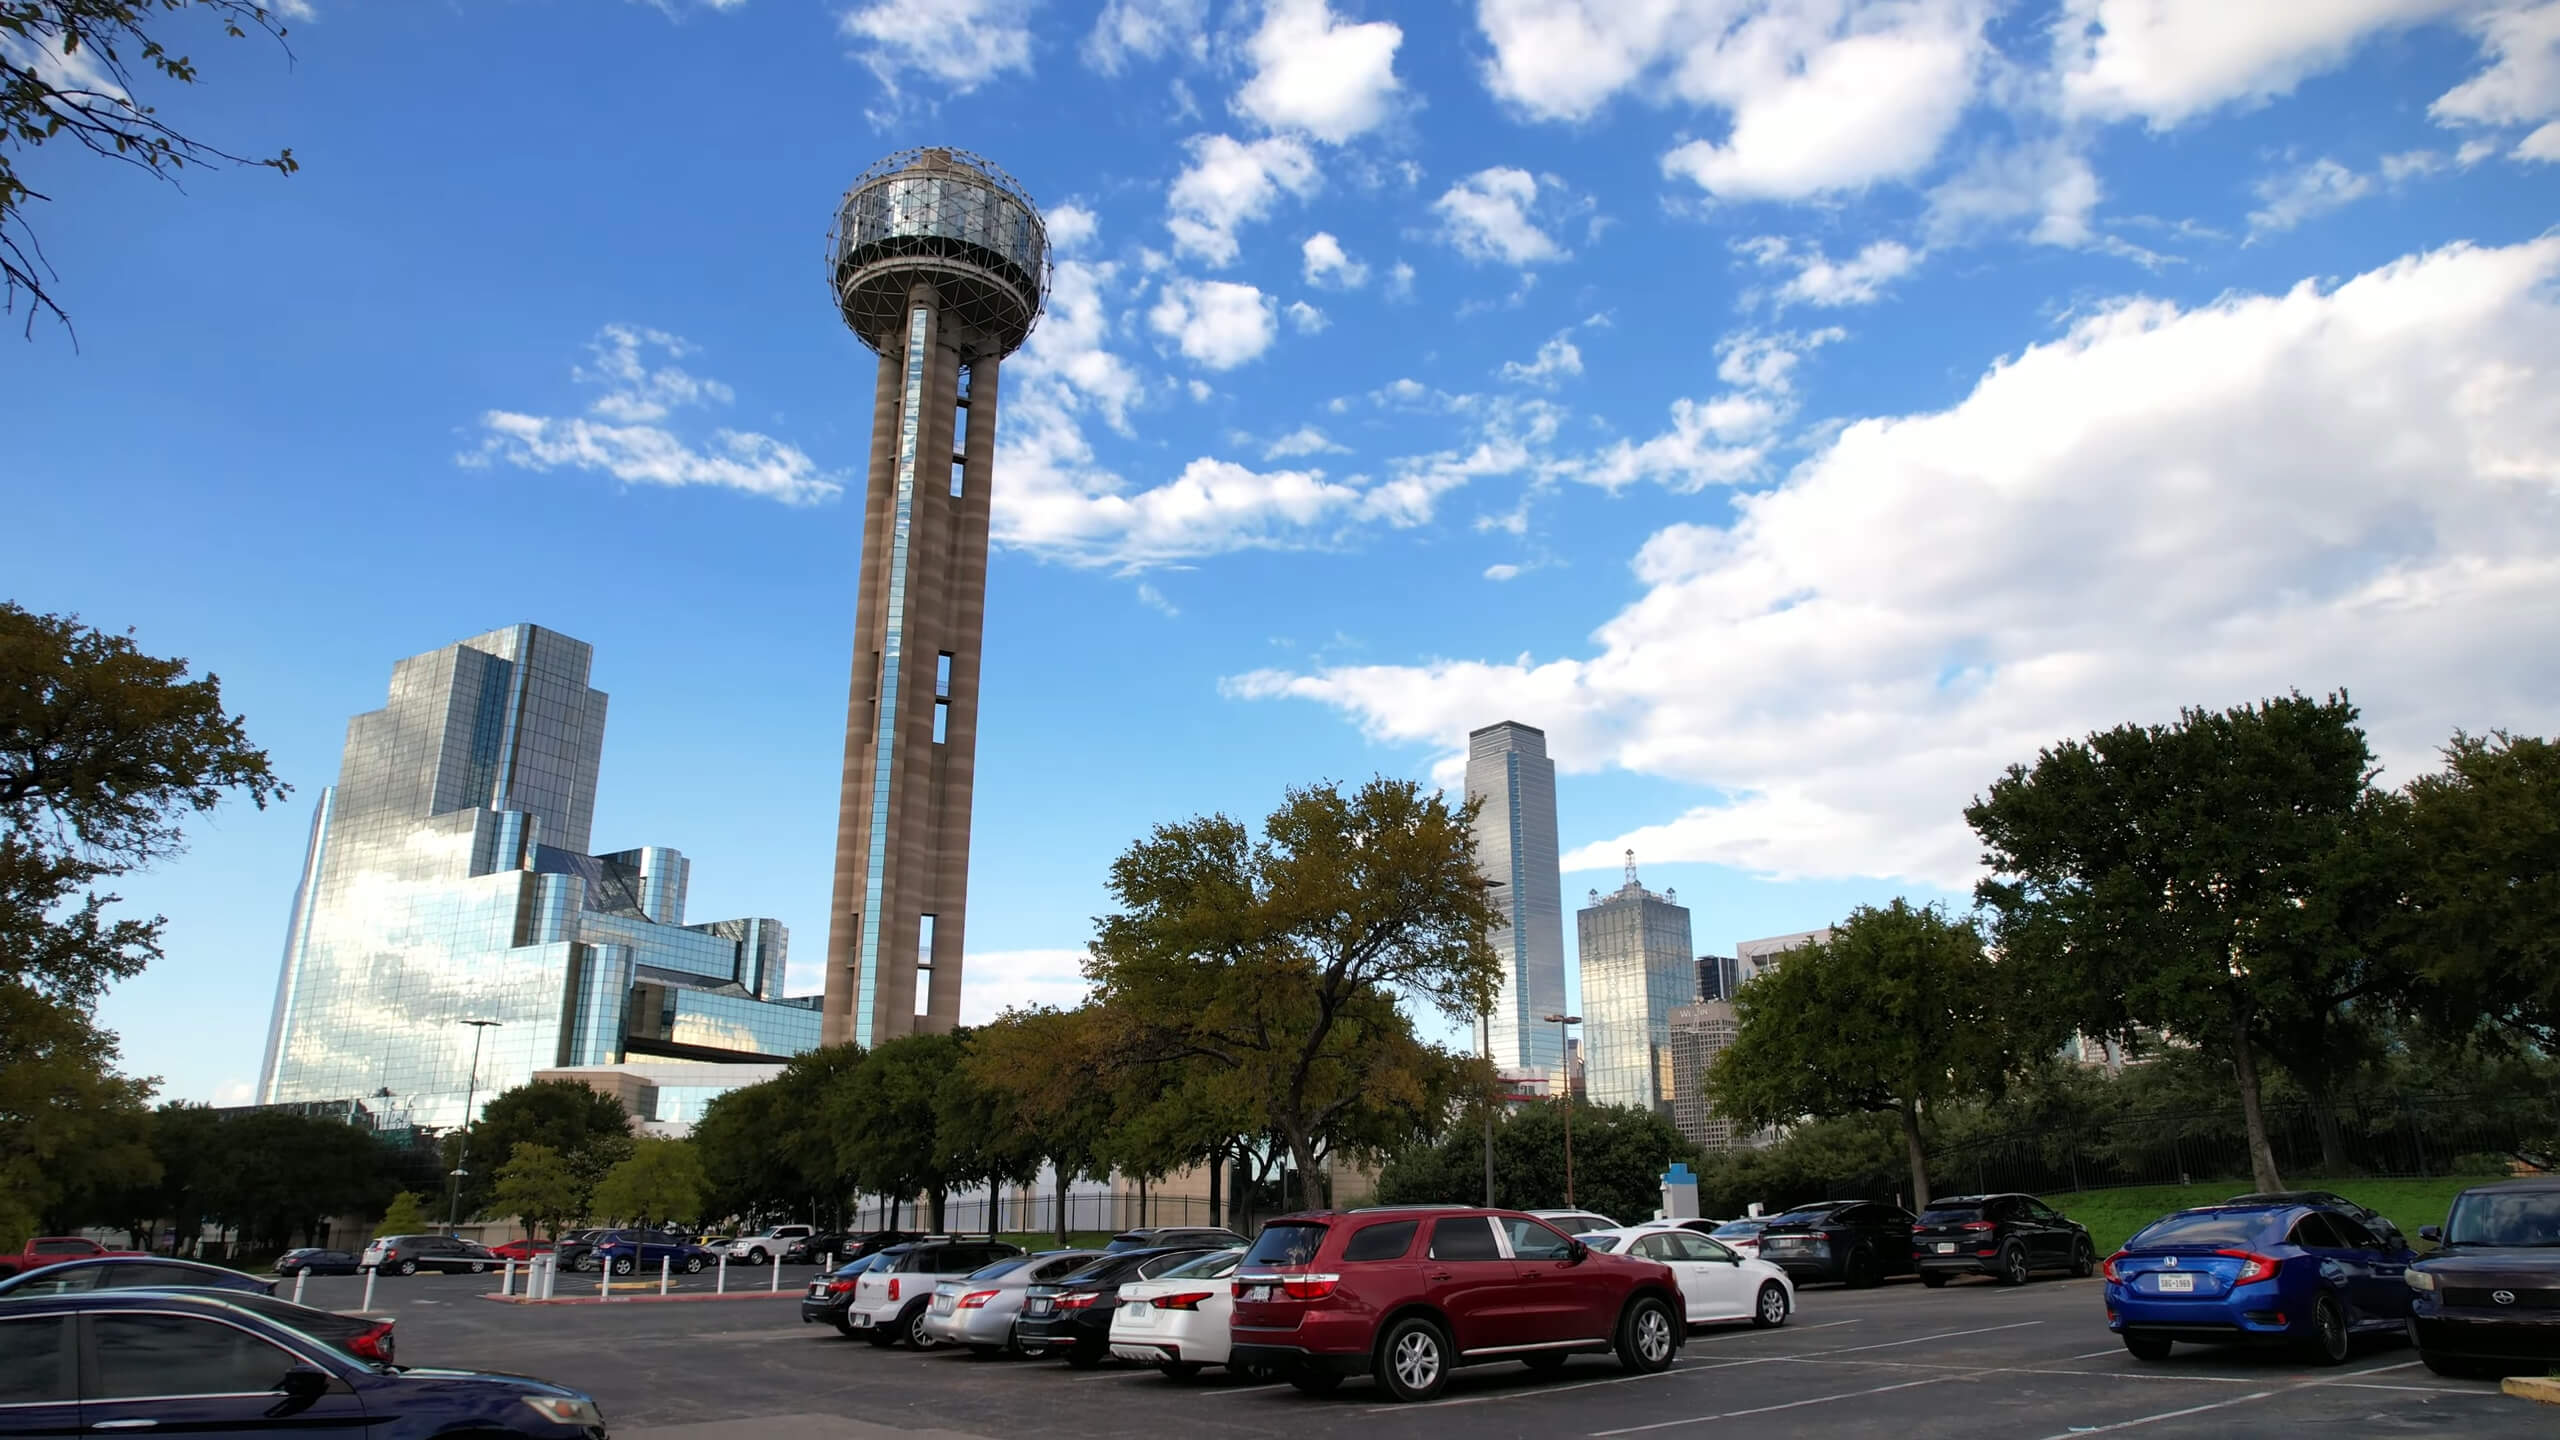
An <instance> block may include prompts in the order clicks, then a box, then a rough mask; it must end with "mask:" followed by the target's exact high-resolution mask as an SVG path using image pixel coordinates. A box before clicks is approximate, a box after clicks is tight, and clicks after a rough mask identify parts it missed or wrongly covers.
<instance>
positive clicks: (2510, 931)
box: [2401, 731, 2560, 1054]
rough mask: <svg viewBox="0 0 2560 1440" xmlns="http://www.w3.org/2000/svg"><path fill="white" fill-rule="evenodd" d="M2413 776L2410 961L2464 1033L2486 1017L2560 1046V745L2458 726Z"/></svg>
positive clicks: (2499, 1028)
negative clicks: (2436, 762) (2434, 764)
mask: <svg viewBox="0 0 2560 1440" xmlns="http://www.w3.org/2000/svg"><path fill="white" fill-rule="evenodd" d="M2444 762H2445V763H2444V769H2443V770H2442V771H2441V772H2439V773H2437V774H2433V775H2422V776H2419V777H2418V778H2417V779H2415V780H2412V781H2411V782H2409V785H2408V787H2407V790H2406V796H2407V800H2408V805H2409V821H2408V823H2409V848H2408V856H2409V861H2410V871H2409V891H2410V913H2409V916H2408V923H2407V928H2406V930H2405V931H2404V933H2403V935H2402V940H2401V944H2402V950H2403V954H2404V956H2405V957H2406V963H2407V964H2408V965H2409V967H2410V968H2411V969H2412V970H2413V971H2415V972H2416V973H2417V975H2418V976H2419V977H2420V981H2421V987H2422V988H2421V992H2420V995H2421V1008H2422V1009H2423V1010H2424V1011H2425V1012H2426V1013H2427V1015H2428V1017H2429V1018H2430V1019H2432V1020H2434V1021H2435V1022H2436V1024H2437V1026H2438V1028H2439V1029H2440V1030H2441V1031H2443V1032H2445V1033H2447V1034H2449V1035H2451V1036H2454V1037H2457V1038H2460V1037H2464V1036H2467V1035H2469V1034H2470V1033H2471V1032H2472V1031H2473V1030H2474V1029H2475V1028H2476V1027H2478V1026H2479V1025H2481V1024H2483V1023H2485V1024H2487V1025H2488V1026H2489V1027H2490V1028H2491V1029H2492V1030H2493V1031H2495V1032H2496V1033H2499V1034H2501V1035H2503V1036H2504V1037H2506V1038H2507V1039H2509V1040H2511V1041H2517V1042H2521V1043H2522V1044H2523V1045H2525V1046H2527V1047H2530V1048H2531V1049H2532V1050H2535V1051H2538V1052H2540V1053H2543V1054H2551V1053H2554V1052H2555V1051H2560V745H2555V744H2554V743H2553V742H2551V741H2549V740H2538V739H2534V738H2531V737H2527V736H2515V735H2509V734H2507V733H2506V732H2505V731H2498V732H2495V733H2493V734H2491V735H2490V736H2488V737H2486V738H2483V737H2480V736H2474V735H2464V734H2459V733H2457V734H2456V735H2455V736H2454V737H2453V740H2452V741H2451V743H2449V744H2447V745H2446V746H2445V748H2444Z"/></svg>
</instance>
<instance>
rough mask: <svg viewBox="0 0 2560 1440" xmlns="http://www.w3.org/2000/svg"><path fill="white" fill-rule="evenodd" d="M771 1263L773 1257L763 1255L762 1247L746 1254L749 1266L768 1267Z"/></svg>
mask: <svg viewBox="0 0 2560 1440" xmlns="http://www.w3.org/2000/svg"><path fill="white" fill-rule="evenodd" d="M772 1262H773V1257H772V1256H770V1255H767V1254H766V1253H764V1247H763V1246H761V1245H759V1246H757V1247H756V1248H754V1249H753V1250H750V1251H748V1252H747V1263H748V1264H750V1265H768V1264H771V1263H772Z"/></svg>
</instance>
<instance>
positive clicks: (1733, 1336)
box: [1689, 1320, 1866, 1340]
mask: <svg viewBox="0 0 2560 1440" xmlns="http://www.w3.org/2000/svg"><path fill="white" fill-rule="evenodd" d="M1865 1323H1866V1322H1865V1321H1864V1320H1825V1321H1823V1322H1822V1323H1821V1324H1819V1325H1786V1326H1781V1327H1779V1328H1778V1329H1775V1330H1760V1329H1752V1330H1710V1331H1708V1332H1706V1333H1705V1334H1700V1333H1699V1332H1697V1331H1695V1330H1692V1331H1690V1332H1689V1338H1690V1339H1692V1340H1757V1339H1765V1338H1768V1337H1770V1336H1773V1335H1801V1334H1803V1333H1804V1332H1805V1331H1807V1330H1836V1329H1838V1328H1840V1327H1841V1326H1843V1325H1863V1324H1865Z"/></svg>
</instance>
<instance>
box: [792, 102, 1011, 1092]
mask: <svg viewBox="0 0 2560 1440" xmlns="http://www.w3.org/2000/svg"><path fill="white" fill-rule="evenodd" d="M827 285H828V288H829V289H830V290H832V291H833V292H834V294H835V302H836V308H837V309H838V310H840V311H841V312H842V313H843V315H844V323H845V324H847V325H849V326H851V327H853V333H854V334H855V335H856V336H858V337H860V338H861V340H862V343H863V344H865V345H868V346H870V347H871V348H872V349H873V350H876V351H878V352H879V354H880V374H879V379H878V380H877V382H876V383H875V384H874V386H873V389H872V399H871V473H870V478H869V482H868V483H867V484H866V485H865V487H864V493H863V506H862V588H861V601H860V606H859V610H858V615H859V623H858V625H857V628H856V631H855V639H854V647H853V683H852V686H851V693H850V694H849V695H848V697H847V699H846V702H845V725H844V795H843V802H842V808H841V810H840V811H839V813H838V816H837V820H836V876H835V899H834V902H833V903H832V904H831V905H830V906H829V908H828V912H827V994H826V1002H825V1003H826V1009H825V1015H826V1026H825V1039H826V1041H827V1043H829V1044H836V1043H840V1042H843V1041H847V1040H850V1041H855V1042H857V1043H859V1044H862V1045H866V1046H867V1045H874V1044H877V1043H879V1042H880V1041H882V1040H887V1039H893V1038H895V1037H897V1036H900V1035H907V1034H912V1033H914V1032H917V1031H938V1030H948V1029H950V1028H951V1027H952V1026H953V1025H955V1024H957V1023H958V1022H959V1019H960V947H961V942H962V938H963V936H964V934H965V933H966V930H965V925H966V914H967V909H968V899H969V790H970V781H971V775H972V771H973V770H974V768H975V760H976V755H977V743H978V655H979V639H980V637H981V635H982V634H983V633H984V631H985V628H986V611H987V525H988V507H987V501H988V497H989V493H990V492H991V491H992V489H993V488H994V486H993V480H994V464H995V453H996V371H997V368H998V366H999V365H1000V364H1001V363H1002V361H1003V360H1004V357H1005V356H1007V355H1010V354H1012V353H1013V352H1014V351H1015V350H1017V349H1020V348H1021V346H1022V342H1023V340H1024V339H1025V338H1027V337H1028V336H1029V335H1030V333H1031V327H1032V325H1033V324H1034V323H1035V322H1036V321H1037V320H1038V319H1039V318H1040V306H1041V302H1042V301H1043V300H1045V299H1046V298H1047V295H1048V289H1049V237H1048V231H1047V230H1046V229H1045V228H1044V227H1043V226H1042V224H1041V222H1040V212H1039V211H1038V210H1037V209H1036V208H1034V207H1033V205H1032V203H1031V197H1030V196H1029V195H1027V194H1025V193H1023V189H1022V187H1021V186H1020V185H1019V184H1016V183H1015V182H1014V179H1013V177H1012V176H1010V175H1007V174H1005V173H1004V172H1003V171H1002V170H999V169H997V168H996V167H995V166H994V165H992V164H989V163H988V162H987V161H986V160H984V159H982V158H980V157H978V156H976V155H972V154H970V153H969V152H967V151H965V150H942V149H925V150H907V151H902V152H900V153H898V154H895V155H892V156H890V157H889V158H887V159H886V160H882V161H880V162H879V163H878V164H876V165H873V166H872V167H871V168H870V169H868V170H866V171H864V172H863V173H862V176H861V178H860V179H857V180H856V181H854V184H853V188H852V189H851V190H849V191H847V192H845V197H844V203H843V205H842V206H841V207H839V208H838V210H837V211H836V224H835V233H834V234H833V235H832V236H830V237H829V240H828V245H827Z"/></svg>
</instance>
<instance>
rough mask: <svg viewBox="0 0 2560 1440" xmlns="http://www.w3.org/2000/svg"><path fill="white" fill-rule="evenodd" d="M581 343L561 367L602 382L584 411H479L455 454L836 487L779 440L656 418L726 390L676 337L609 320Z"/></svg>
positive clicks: (770, 485)
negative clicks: (697, 438) (698, 371)
mask: <svg viewBox="0 0 2560 1440" xmlns="http://www.w3.org/2000/svg"><path fill="white" fill-rule="evenodd" d="M588 351H589V353H590V354H591V355H592V356H593V359H592V360H591V362H590V363H589V364H586V365H582V366H579V367H576V368H575V369H573V370H572V371H571V372H570V374H571V377H572V378H574V379H576V380H577V381H578V382H580V383H581V384H587V385H594V386H599V387H601V388H602V390H603V393H602V394H600V395H598V396H597V397H596V398H595V400H594V401H593V402H591V403H590V404H589V405H588V406H587V413H586V414H584V415H577V416H568V417H558V416H544V415H527V414H523V413H521V412H518V411H512V410H490V411H486V412H484V413H483V414H482V415H481V417H480V428H481V430H482V432H483V433H482V437H481V443H480V448H479V449H477V450H474V451H470V452H467V453H465V454H464V455H462V456H460V457H459V459H460V460H461V462H462V463H463V464H465V465H468V466H472V467H474V468H478V467H482V466H486V465H489V464H492V463H497V462H503V463H505V464H509V465H513V466H516V467H517V468H519V469H524V470H535V471H548V470H557V469H564V468H565V469H571V470H591V471H595V472H597V473H600V474H605V475H611V476H612V477H614V478H615V479H617V480H620V481H622V482H623V483H624V484H626V485H664V486H687V485H710V486H716V487H721V488H725V489H731V490H743V491H745V492H747V493H748V494H750V495H761V496H764V497H766V498H768V499H773V500H780V501H782V502H783V503H784V504H786V505H814V504H818V503H820V502H822V501H827V500H833V499H835V498H836V497H837V496H838V495H840V494H842V493H843V492H844V482H843V480H842V478H841V477H840V476H839V475H838V474H837V473H836V472H833V471H828V470H822V469H820V468H819V466H818V463H817V462H816V461H814V460H812V459H810V458H809V456H808V454H807V452H805V451H803V450H801V449H800V447H798V446H796V445H793V444H790V443H788V442H786V441H782V440H777V439H775V438H774V437H772V436H770V435H763V434H758V433H757V432H755V431H751V430H731V429H728V428H726V427H719V428H715V429H713V430H712V431H711V434H710V436H709V438H708V439H707V440H704V441H702V442H700V443H696V442H694V441H690V440H687V439H686V438H685V437H684V436H682V435H680V434H678V433H677V431H676V430H675V429H673V428H671V427H670V426H668V425H667V424H665V423H663V422H665V421H668V420H670V419H671V418H673V417H674V415H675V412H677V411H679V410H685V409H708V408H710V407H713V406H718V405H726V404H728V403H729V402H730V400H731V399H732V398H733V397H732V395H731V392H730V390H729V387H728V386H726V385H723V384H721V383H720V382H719V381H717V380H712V379H708V378H705V377H703V376H699V375H695V374H694V373H692V372H691V371H689V370H686V369H685V368H684V367H682V366H681V365H678V364H676V363H675V362H676V361H678V360H681V359H683V358H684V357H685V356H687V355H690V354H693V353H694V347H692V346H691V345H688V344H686V343H685V342H684V340H683V339H681V338H680V337H678V336H674V335H670V334H668V333H667V332H665V331H663V330H651V329H648V328H645V327H642V326H635V325H608V326H606V327H604V329H602V330H601V331H599V332H597V334H596V338H595V339H594V340H593V341H592V342H590V344H589V345H588Z"/></svg>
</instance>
